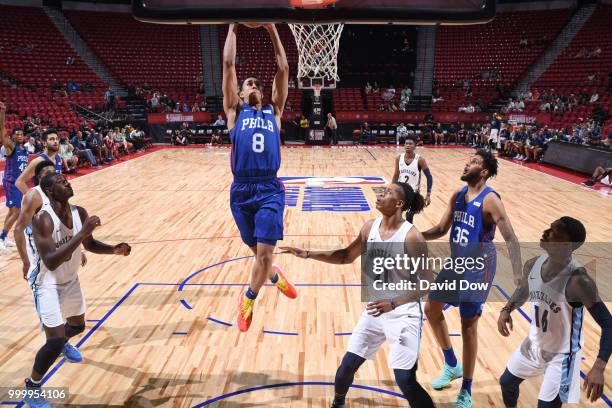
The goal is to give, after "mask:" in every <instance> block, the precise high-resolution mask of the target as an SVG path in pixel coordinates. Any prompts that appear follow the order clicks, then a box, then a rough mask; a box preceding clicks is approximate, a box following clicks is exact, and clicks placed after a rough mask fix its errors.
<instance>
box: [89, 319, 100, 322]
mask: <svg viewBox="0 0 612 408" xmlns="http://www.w3.org/2000/svg"><path fill="white" fill-rule="evenodd" d="M99 321H100V320H95V319H87V322H89V323H97V322H99Z"/></svg>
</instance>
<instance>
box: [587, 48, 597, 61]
mask: <svg viewBox="0 0 612 408" xmlns="http://www.w3.org/2000/svg"><path fill="white" fill-rule="evenodd" d="M600 55H601V47H596V48H595V49H594V50H593V51H591V52H589V53H588V54H587V55H586V58H599V56H600Z"/></svg>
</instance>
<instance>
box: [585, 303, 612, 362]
mask: <svg viewBox="0 0 612 408" xmlns="http://www.w3.org/2000/svg"><path fill="white" fill-rule="evenodd" d="M588 310H589V313H590V314H591V316H593V319H595V321H596V322H597V324H598V325H599V326H600V327H601V338H600V340H599V354H598V355H597V358H599V359H601V360H603V361H605V362H606V363H607V362H608V359H609V358H610V352H611V351H612V341H610V338H611V337H612V316H611V315H610V311H609V310H608V308H607V307H606V304H605V303H603V302H597V303H595V304H594V305H593V307H591V308H590V309H588Z"/></svg>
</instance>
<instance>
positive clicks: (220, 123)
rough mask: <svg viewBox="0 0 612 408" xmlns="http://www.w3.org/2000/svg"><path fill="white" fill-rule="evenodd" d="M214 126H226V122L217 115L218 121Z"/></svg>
mask: <svg viewBox="0 0 612 408" xmlns="http://www.w3.org/2000/svg"><path fill="white" fill-rule="evenodd" d="M213 126H225V120H224V119H223V116H222V115H221V114H218V115H217V120H216V121H215V123H213Z"/></svg>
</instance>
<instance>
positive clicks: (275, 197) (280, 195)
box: [230, 180, 285, 247]
mask: <svg viewBox="0 0 612 408" xmlns="http://www.w3.org/2000/svg"><path fill="white" fill-rule="evenodd" d="M230 208H231V210H232V215H233V216H234V220H235V221H236V226H237V227H238V230H239V231H240V237H241V238H242V241H243V242H244V243H245V244H247V245H248V246H249V247H253V246H255V245H256V244H257V243H262V244H267V245H276V241H278V240H281V239H283V214H284V211H285V191H284V186H283V183H282V182H281V181H280V180H274V181H269V182H264V183H255V184H250V183H248V184H247V183H237V182H234V183H232V187H231V189H230Z"/></svg>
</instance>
